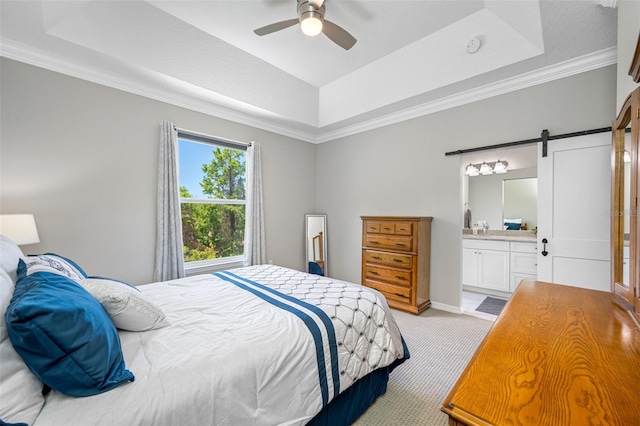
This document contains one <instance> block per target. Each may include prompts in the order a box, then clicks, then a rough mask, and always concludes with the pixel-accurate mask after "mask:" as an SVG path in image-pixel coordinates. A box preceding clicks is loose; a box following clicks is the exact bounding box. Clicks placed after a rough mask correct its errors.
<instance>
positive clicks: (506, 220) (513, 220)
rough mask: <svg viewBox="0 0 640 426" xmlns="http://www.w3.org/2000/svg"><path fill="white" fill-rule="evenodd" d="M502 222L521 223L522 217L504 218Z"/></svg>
mask: <svg viewBox="0 0 640 426" xmlns="http://www.w3.org/2000/svg"><path fill="white" fill-rule="evenodd" d="M504 223H522V218H520V219H505V220H504Z"/></svg>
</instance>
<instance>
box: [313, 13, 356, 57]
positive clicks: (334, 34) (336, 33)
mask: <svg viewBox="0 0 640 426" xmlns="http://www.w3.org/2000/svg"><path fill="white" fill-rule="evenodd" d="M322 32H323V33H324V34H325V35H326V36H327V37H329V38H330V39H331V41H333V42H334V43H335V44H337V45H338V46H340V47H342V48H343V49H345V50H349V49H351V48H352V47H353V45H354V44H356V41H357V40H356V39H355V38H354V37H353V36H352V35H351V34H349V33H348V32H347V31H346V30H345V29H343V28H342V27H340V26H338V25H336V24H334V23H333V22H331V21H327V20H326V19H325V20H324V24H323V25H322Z"/></svg>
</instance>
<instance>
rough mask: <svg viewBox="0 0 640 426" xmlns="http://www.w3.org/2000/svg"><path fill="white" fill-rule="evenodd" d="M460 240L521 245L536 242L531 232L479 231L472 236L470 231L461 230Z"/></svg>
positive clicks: (534, 235) (535, 237)
mask: <svg viewBox="0 0 640 426" xmlns="http://www.w3.org/2000/svg"><path fill="white" fill-rule="evenodd" d="M462 238H464V239H466V240H492V241H514V242H523V243H535V242H537V241H538V239H537V236H536V234H535V232H533V231H492V230H488V231H487V232H486V233H484V232H482V231H481V230H479V231H478V233H477V234H476V235H474V234H473V233H472V231H471V229H463V230H462Z"/></svg>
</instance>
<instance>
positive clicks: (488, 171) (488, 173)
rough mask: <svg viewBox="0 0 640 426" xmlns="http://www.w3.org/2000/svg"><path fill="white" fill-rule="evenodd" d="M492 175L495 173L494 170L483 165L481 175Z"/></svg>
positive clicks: (485, 164)
mask: <svg viewBox="0 0 640 426" xmlns="http://www.w3.org/2000/svg"><path fill="white" fill-rule="evenodd" d="M491 173H493V169H492V168H491V166H490V165H488V164H487V163H482V165H481V166H480V174H483V175H490V174H491Z"/></svg>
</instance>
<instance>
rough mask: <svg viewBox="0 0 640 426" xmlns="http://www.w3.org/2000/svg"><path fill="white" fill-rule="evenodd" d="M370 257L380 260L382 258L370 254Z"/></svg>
mask: <svg viewBox="0 0 640 426" xmlns="http://www.w3.org/2000/svg"><path fill="white" fill-rule="evenodd" d="M371 258H372V259H375V260H382V258H381V257H380V256H371Z"/></svg>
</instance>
